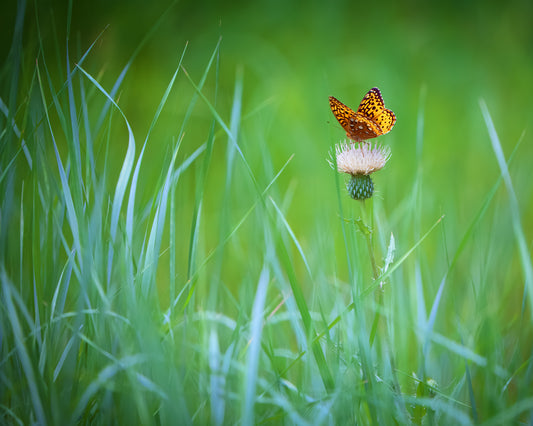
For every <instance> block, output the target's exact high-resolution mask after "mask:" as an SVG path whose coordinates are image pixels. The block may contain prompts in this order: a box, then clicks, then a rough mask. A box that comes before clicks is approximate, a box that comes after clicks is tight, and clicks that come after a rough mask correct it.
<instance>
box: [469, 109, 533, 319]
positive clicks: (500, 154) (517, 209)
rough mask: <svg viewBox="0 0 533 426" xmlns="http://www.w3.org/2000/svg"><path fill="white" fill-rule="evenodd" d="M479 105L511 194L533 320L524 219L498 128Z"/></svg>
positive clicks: (531, 278) (531, 272) (532, 280)
mask: <svg viewBox="0 0 533 426" xmlns="http://www.w3.org/2000/svg"><path fill="white" fill-rule="evenodd" d="M479 103H480V107H481V112H482V114H483V118H484V119H485V124H486V125H487V130H488V132H489V137H490V141H491V142H492V149H493V150H494V155H495V156H496V160H497V161H498V165H499V166H500V171H501V175H502V177H503V181H504V183H505V186H506V188H507V193H508V194H509V204H510V205H509V208H510V210H511V217H512V221H513V231H514V234H515V238H516V242H517V244H518V251H519V253H520V263H521V265H522V272H523V274H524V280H525V288H527V291H528V296H529V297H528V300H529V311H530V312H529V314H530V315H531V318H532V319H533V266H532V264H531V255H530V253H529V249H528V247H527V242H526V236H525V234H524V229H523V227H522V219H521V218H520V207H519V205H518V200H517V198H516V193H515V190H514V187H513V183H512V181H511V175H510V174H509V169H508V167H507V162H506V161H505V156H504V154H503V150H502V146H501V143H500V139H499V138H498V134H497V133H496V128H495V127H494V123H493V122H492V118H491V116H490V113H489V110H488V108H487V104H486V103H485V101H484V100H483V99H481V100H480V102H479Z"/></svg>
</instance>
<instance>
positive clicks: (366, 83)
mask: <svg viewBox="0 0 533 426" xmlns="http://www.w3.org/2000/svg"><path fill="white" fill-rule="evenodd" d="M26 9H27V10H26V13H25V27H24V28H25V32H24V42H23V43H24V45H25V46H26V49H25V52H24V53H25V57H24V60H25V66H23V68H22V71H21V77H20V78H21V81H22V82H25V83H26V84H28V81H29V79H30V78H31V76H32V73H33V67H32V63H34V62H35V58H36V56H37V49H38V47H39V46H38V42H37V40H38V37H37V31H38V28H39V31H40V32H41V36H42V39H43V46H42V48H43V50H44V52H45V55H44V56H45V57H46V58H48V59H47V66H48V67H49V69H50V70H51V75H52V76H53V77H55V78H57V80H56V81H55V83H56V85H57V86H59V85H60V84H62V82H63V81H64V80H65V75H66V70H65V65H64V58H65V51H64V47H65V42H64V40H65V39H66V34H67V22H68V20H67V16H68V10H69V4H68V3H67V2H59V1H42V2H36V3H33V2H29V3H27V4H26ZM15 16H16V4H15V2H10V3H9V4H7V5H6V7H4V12H3V14H2V16H1V18H0V19H1V22H0V24H1V28H2V43H1V44H0V46H1V49H2V50H1V55H0V58H2V60H4V59H5V58H7V55H8V50H9V45H10V43H11V37H12V28H13V26H14V21H15ZM532 19H533V3H532V2H530V1H514V0H513V1H507V2H505V3H501V2H481V1H477V2H476V1H473V2H472V1H467V2H463V1H454V2H416V1H411V2H392V1H391V2H380V3H374V2H348V1H347V2H338V1H337V2H328V3H326V2H318V1H316V2H305V3H304V2H290V1H262V2H258V1H253V2H190V1H181V2H176V3H169V2H153V3H150V4H149V5H148V4H146V2H143V1H129V2H125V1H115V2H107V1H93V2H74V3H73V5H72V19H71V31H70V41H69V43H70V47H69V53H70V57H71V66H72V64H73V63H75V62H76V61H77V59H78V58H79V57H81V55H82V53H84V52H85V51H86V50H87V49H88V48H89V46H90V44H91V43H92V42H93V41H94V40H96V39H97V38H98V36H99V34H100V33H102V34H101V37H100V38H98V41H97V43H96V45H95V47H94V48H93V50H92V51H91V52H90V54H89V56H88V58H87V59H86V61H85V62H84V68H85V69H86V70H87V71H88V72H89V73H91V74H92V75H93V76H95V77H96V78H97V79H98V81H99V82H100V83H101V84H102V85H103V87H104V88H106V89H107V90H111V87H112V85H113V84H114V82H115V81H116V79H117V78H118V75H119V74H120V71H121V70H122V69H123V67H124V66H125V65H126V64H127V62H128V60H129V59H130V58H131V57H132V55H133V54H134V52H136V49H138V47H139V46H140V44H141V41H142V40H143V39H145V38H146V37H147V34H148V33H149V32H150V31H153V33H152V34H151V35H150V36H149V37H148V41H147V43H146V44H145V45H144V46H143V47H142V48H141V50H140V51H139V52H138V54H137V56H135V58H134V60H133V63H132V66H131V68H130V70H129V71H128V74H127V76H126V79H125V81H124V83H123V85H122V87H121V90H120V92H119V97H118V99H119V101H118V102H119V105H120V106H121V108H122V109H123V111H124V112H125V114H126V116H127V118H128V120H129V121H130V123H131V124H132V127H133V131H134V133H135V135H136V138H137V144H138V150H139V149H140V144H141V143H142V141H143V140H144V135H146V132H147V130H148V128H149V125H150V122H151V120H152V117H153V115H154V113H155V110H156V108H157V105H158V103H159V101H160V99H161V97H162V95H163V93H164V90H165V88H166V85H167V84H168V81H169V80H170V78H171V76H172V73H173V72H174V71H175V68H176V66H177V63H178V60H179V58H180V56H181V53H182V51H183V49H184V47H185V45H186V43H188V48H187V51H186V54H185V58H184V62H183V65H184V68H185V69H186V70H187V71H188V72H189V73H190V75H191V77H192V78H193V79H194V80H195V81H196V82H197V83H198V81H199V79H200V76H201V75H202V73H203V70H204V69H205V66H206V64H207V62H208V60H209V58H210V56H211V54H212V52H213V51H214V49H215V47H216V44H217V42H218V40H219V38H221V49H220V69H219V73H220V75H219V82H218V93H217V95H216V101H215V86H216V77H215V73H214V72H211V73H210V75H209V78H208V81H207V83H206V86H205V88H204V93H205V94H206V96H207V98H208V99H210V101H211V102H212V103H213V104H215V103H216V108H217V111H218V112H219V114H220V115H221V117H222V118H223V119H225V120H227V121H229V116H230V108H231V105H232V102H233V91H234V86H235V80H236V76H237V75H242V76H243V82H244V84H243V111H242V114H243V118H242V130H241V134H240V139H239V143H240V146H241V148H242V150H243V152H244V154H245V156H246V158H247V160H248V161H249V163H250V165H251V166H252V169H253V170H254V169H262V168H263V157H264V155H263V154H264V153H265V150H266V151H267V152H269V153H270V155H271V158H272V162H273V164H272V170H274V171H277V170H279V169H280V167H281V166H282V165H283V164H284V163H285V162H286V161H287V159H288V158H289V157H290V156H291V155H293V154H294V158H293V159H292V161H291V163H290V165H289V167H288V169H287V170H286V171H285V172H284V173H283V174H282V175H281V177H280V178H279V180H278V185H277V189H278V190H279V191H280V194H279V195H280V196H281V197H282V198H284V199H285V200H286V202H287V206H289V207H288V208H287V211H286V214H287V218H288V220H289V223H290V224H291V226H292V227H293V229H294V231H295V233H296V235H297V236H298V237H299V238H300V239H301V240H302V243H303V244H304V248H307V247H311V248H312V249H310V251H311V252H313V253H314V251H315V247H314V246H316V245H317V244H320V243H319V241H320V239H321V238H322V237H321V235H328V234H331V235H332V236H333V237H334V239H335V241H337V243H334V245H336V246H337V247H338V248H339V249H340V250H342V247H343V245H342V243H341V240H340V239H338V238H337V237H339V234H338V232H339V227H338V222H337V219H338V209H337V201H336V193H335V190H334V188H335V186H334V181H333V178H332V176H333V174H332V172H331V168H330V166H329V165H328V163H327V161H326V160H327V158H329V152H330V149H331V147H332V145H333V144H334V143H336V142H338V141H339V140H341V139H343V138H344V132H343V131H342V129H341V128H340V126H339V125H338V123H337V122H336V121H335V119H334V118H333V116H332V114H331V112H330V110H329V105H328V102H327V98H328V96H329V95H334V96H336V97H337V98H339V99H340V100H341V101H342V102H344V103H346V104H347V105H349V106H351V107H353V108H356V107H357V105H358V104H359V102H360V100H361V98H362V96H363V95H364V94H365V93H366V91H367V90H368V89H369V88H371V87H373V86H377V87H379V88H380V89H381V91H382V94H383V97H384V99H385V103H386V106H387V107H389V108H391V109H392V110H393V111H394V112H395V113H396V115H397V123H396V125H395V127H394V129H393V130H392V131H391V132H390V133H389V134H387V135H385V136H383V137H381V138H379V139H380V142H381V143H383V144H387V145H390V147H391V149H392V159H391V161H390V162H389V164H388V166H387V167H386V168H385V170H384V171H381V172H380V173H378V175H377V176H376V178H375V184H376V188H377V198H378V199H379V202H381V203H383V206H384V209H385V211H386V212H388V215H389V217H390V226H391V229H384V230H383V234H384V235H387V234H389V233H390V232H394V233H395V235H396V237H397V244H398V250H399V252H405V251H406V250H407V249H408V248H409V247H410V246H411V245H412V244H413V242H414V240H415V234H414V233H413V227H412V226H409V224H411V225H412V224H413V216H412V215H411V214H410V211H408V210H406V208H407V209H408V207H407V206H409V205H410V204H409V202H410V201H411V200H412V198H413V197H414V194H415V192H414V189H415V188H414V183H415V181H416V178H417V171H420V173H421V175H420V176H421V178H422V180H421V182H422V185H423V196H422V199H421V205H420V206H418V208H420V209H421V210H420V211H421V218H420V223H417V224H416V225H415V228H416V227H418V228H420V229H427V228H428V227H429V226H430V225H431V224H432V223H434V221H435V220H436V219H437V218H438V217H439V216H440V215H443V214H444V215H445V216H446V219H445V223H446V225H445V226H446V227H447V228H448V229H449V230H452V232H449V233H448V234H447V235H446V236H445V238H444V240H445V245H447V246H448V247H450V250H453V249H454V248H455V247H456V246H457V244H458V242H459V239H460V238H461V236H462V233H463V232H464V231H465V230H466V228H467V226H468V224H469V223H470V222H471V220H472V219H473V217H474V215H475V213H476V212H477V210H478V209H479V208H480V206H481V203H482V201H483V199H484V198H485V196H486V194H487V192H488V190H489V189H490V188H491V186H492V185H493V184H494V182H495V181H496V179H497V177H498V176H499V169H498V167H497V162H496V159H495V157H494V153H493V151H492V149H491V146H490V141H489V138H488V133H487V129H486V126H485V123H484V121H483V117H482V115H481V111H480V107H479V101H480V99H481V98H482V99H484V100H485V102H486V103H487V105H488V108H489V111H490V113H491V114H492V116H493V119H494V122H495V126H496V129H497V131H498V132H499V135H500V138H501V143H502V145H503V148H504V151H505V153H506V155H507V156H508V155H509V154H510V152H511V151H512V149H513V148H514V146H515V145H516V143H517V141H518V140H519V138H520V136H521V135H522V134H523V133H524V132H525V142H524V143H523V144H522V145H521V147H520V148H519V151H518V158H519V159H520V160H519V161H516V164H513V165H512V167H511V172H512V177H513V179H514V184H515V187H516V191H517V195H518V199H519V202H520V204H521V206H520V207H521V209H522V210H521V211H522V215H523V216H522V217H523V221H524V227H525V231H526V234H527V235H531V233H532V232H533V228H532V225H533V221H532V220H531V217H532V216H533V210H532V209H533V203H532V199H533V197H532V192H531V191H532V188H533V186H532V185H531V184H530V178H531V177H530V167H531V160H533V148H532V145H531V143H529V142H528V141H530V139H531V138H530V136H529V133H528V129H529V126H530V123H531V118H532V111H533V108H532V107H533V100H532V99H533V98H532V96H531V94H532V93H533V78H532V76H533V25H531V22H532ZM37 24H39V25H37ZM58 46H60V48H59V49H58ZM62 49H63V50H62ZM239 73H240V74H239ZM23 87H24V86H23ZM193 93H194V89H193V88H192V87H191V84H190V83H189V82H188V81H187V79H186V78H184V77H183V74H181V76H180V78H178V81H177V83H176V85H175V86H174V88H173V91H172V93H171V97H170V101H169V103H168V104H167V106H166V107H165V109H164V110H163V113H162V116H161V118H160V120H159V123H158V124H157V126H156V128H155V131H154V133H153V136H152V138H151V140H150V141H149V149H148V150H147V153H146V157H145V160H144V162H143V167H142V176H143V179H141V181H140V186H139V192H138V194H139V197H140V200H142V201H146V200H149V199H150V198H151V197H152V196H153V193H152V191H151V188H153V186H154V184H155V183H156V182H157V181H158V179H159V178H160V175H161V169H162V165H163V164H166V163H165V161H167V162H168V155H169V152H170V148H169V147H170V146H171V145H172V143H173V142H174V141H175V140H176V138H177V135H178V132H179V129H180V127H179V126H180V125H181V124H179V123H181V119H182V117H183V115H184V113H185V109H186V108H187V106H188V102H185V101H184V100H185V99H187V100H188V99H190V97H191V96H192V95H193ZM22 96H23V95H22ZM421 120H422V121H421ZM211 121H212V116H211V112H210V111H209V109H208V108H207V106H206V105H205V103H203V102H202V101H200V102H199V103H198V105H197V106H196V107H195V109H194V111H193V117H192V121H191V122H190V124H189V125H188V127H187V129H186V137H185V138H184V140H183V146H182V149H181V151H180V158H185V157H186V156H188V155H190V154H191V153H192V152H194V150H195V149H197V148H198V147H199V146H200V145H201V144H202V143H204V142H205V140H206V139H207V136H208V133H209V129H210V125H211ZM417 126H418V127H417ZM417 128H418V129H419V131H421V133H419V135H421V136H422V138H420V142H421V143H420V145H419V147H418V151H417ZM113 132H116V136H115V140H116V144H113V146H112V147H111V154H112V158H116V167H113V166H112V167H110V170H111V175H110V181H111V182H114V181H115V180H116V177H118V172H119V170H120V167H119V166H120V165H121V164H122V161H123V158H124V154H125V151H126V147H127V138H126V134H125V128H124V126H122V125H120V126H114V128H113ZM217 132H218V133H217V136H218V140H217V143H216V144H215V151H214V157H213V158H214V159H215V161H213V162H212V164H211V171H210V173H209V175H208V184H207V191H208V193H209V196H208V197H207V198H206V200H205V205H204V206H203V207H204V214H205V215H206V218H207V221H206V226H207V229H209V226H210V224H211V223H213V222H214V221H215V220H216V218H217V215H218V213H219V208H220V207H219V206H220V199H221V196H222V193H223V179H221V176H224V173H225V171H224V167H225V164H224V163H223V162H222V161H217V160H216V159H217V158H221V156H223V155H225V154H224V152H225V149H226V148H225V146H226V144H225V140H226V138H227V137H226V136H225V135H224V134H223V132H222V131H221V130H220V128H219V127H217ZM220 141H224V143H220ZM97 152H98V151H97ZM417 152H419V153H420V155H417ZM98 158H99V159H100V160H101V161H103V158H104V155H103V151H100V156H99V157H97V159H98ZM113 173H115V174H116V175H115V176H113ZM257 175H258V176H261V178H260V179H263V181H260V182H259V183H260V186H261V187H265V186H266V185H267V184H268V182H269V179H271V178H272V177H273V173H272V172H267V173H266V174H265V175H264V176H263V173H262V171H261V172H258V173H257ZM237 176H238V177H237V179H239V176H240V178H243V179H244V181H246V180H247V178H246V177H245V176H244V175H242V176H241V175H237ZM183 179H184V181H183V182H182V186H181V192H180V194H179V199H180V203H179V206H178V209H177V212H178V214H179V215H180V217H179V218H178V219H177V220H178V223H190V220H191V212H192V202H193V201H192V200H193V197H194V187H195V174H194V173H192V174H190V175H187V176H184V178H183ZM184 188H189V190H188V191H187V190H186V189H184ZM233 197H234V198H235V200H234V202H233V204H232V208H233V209H234V212H233V213H232V214H233V215H234V217H235V218H238V217H241V216H240V215H241V214H242V212H244V211H245V210H246V209H247V208H248V207H249V206H250V200H249V199H247V198H246V197H245V198H243V197H240V198H239V194H233ZM498 197H499V198H498V203H501V205H502V206H503V207H502V209H503V210H502V211H503V213H502V211H499V210H496V211H495V212H494V213H492V214H491V215H489V216H488V218H487V219H486V220H487V221H488V222H487V226H488V227H489V228H490V229H491V233H490V235H489V236H487V235H486V233H484V234H485V235H483V233H482V235H481V236H480V237H479V238H480V239H479V247H472V253H473V256H475V253H477V252H478V250H483V247H484V246H485V245H486V244H489V239H490V241H497V242H498V243H497V244H492V243H490V245H491V247H492V250H495V252H493V253H492V255H494V256H495V257H496V258H498V259H499V261H501V262H502V264H505V265H512V264H513V263H514V262H515V261H516V251H515V248H514V247H515V243H514V239H513V237H512V235H511V234H510V232H509V229H510V228H509V222H508V220H509V218H508V216H506V208H505V206H506V200H507V194H506V193H505V191H500V192H499V193H498ZM498 205H500V204H498ZM491 221H492V222H491ZM400 224H401V225H407V226H397V227H396V228H395V225H400ZM420 229H419V230H418V232H420ZM402 230H405V235H404V234H401V233H402ZM399 233H400V234H399ZM398 234H399V235H398ZM207 235H210V234H209V232H208V233H207ZM212 237H213V239H212V240H209V237H207V240H206V242H205V245H206V248H207V249H209V248H210V247H212V246H214V245H215V244H216V241H217V239H218V237H219V235H218V233H217V232H213V233H212ZM183 238H184V239H183V244H181V245H180V246H179V247H178V251H179V253H180V254H181V257H180V258H181V259H182V260H181V262H182V263H181V264H182V266H184V267H185V262H186V260H185V259H186V256H187V250H188V246H187V238H188V237H186V236H184V237H183ZM484 238H487V240H484ZM325 247H328V245H327V244H326V245H325ZM316 249H317V250H318V251H320V248H316ZM446 250H447V248H446V247H444V246H443V245H442V240H441V236H438V237H436V240H435V242H434V244H428V245H427V246H426V248H425V252H424V255H425V256H427V264H426V267H427V271H426V272H427V273H429V274H430V275H432V274H433V271H434V272H435V276H434V277H433V278H434V279H435V280H436V281H438V279H439V278H438V277H439V276H440V275H441V273H442V270H443V268H445V263H446V254H445V251H446ZM317 256H319V255H317ZM482 257H483V256H482ZM235 260H238V257H237V258H236V259H230V260H229V263H228V265H227V266H226V267H227V268H228V269H229V270H230V271H231V270H232V268H236V269H238V268H239V263H238V262H237V261H235ZM232 261H235V262H234V263H232ZM341 262H342V261H341ZM472 266H473V265H472V259H471V258H470V257H469V258H467V259H466V265H465V266H464V267H465V270H464V271H462V272H460V274H459V275H460V277H461V280H463V279H465V277H468V276H469V275H470V274H471V273H472V272H471V268H472ZM505 270H507V269H505ZM511 270H512V271H515V273H511V274H512V281H514V280H516V279H520V276H521V275H520V272H519V270H517V269H516V268H511ZM235 272H236V273H237V275H238V274H239V272H238V271H235ZM506 273H508V272H506ZM230 275H231V272H230ZM467 280H468V279H467ZM163 286H165V284H163ZM460 288H461V286H460V285H459V287H458V289H460ZM513 292H516V294H515V297H516V302H517V303H520V300H521V288H520V286H517V287H516V289H515V290H513Z"/></svg>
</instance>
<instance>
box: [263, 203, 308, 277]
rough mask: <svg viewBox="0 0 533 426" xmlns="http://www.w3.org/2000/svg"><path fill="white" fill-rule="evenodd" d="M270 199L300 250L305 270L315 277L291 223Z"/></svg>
mask: <svg viewBox="0 0 533 426" xmlns="http://www.w3.org/2000/svg"><path fill="white" fill-rule="evenodd" d="M269 199H270V202H271V203H272V205H273V206H274V208H275V209H276V212H277V213H278V216H279V217H280V219H281V221H282V223H283V225H284V226H285V229H286V230H287V232H288V233H289V235H290V237H291V239H292V241H293V242H294V245H295V246H296V248H297V249H298V252H299V253H300V256H301V257H302V260H303V261H304V264H305V268H306V269H307V272H308V273H309V276H310V277H313V274H312V272H311V268H310V267H309V263H308V262H307V257H306V256H305V254H304V251H303V249H302V246H301V245H300V242H299V241H298V239H297V238H296V235H294V232H293V231H292V229H291V226H290V225H289V223H288V222H287V220H286V219H285V216H284V215H283V213H282V212H281V210H280V209H279V207H278V205H277V204H276V202H275V201H274V199H273V198H272V197H269Z"/></svg>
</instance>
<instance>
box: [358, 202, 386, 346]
mask: <svg viewBox="0 0 533 426" xmlns="http://www.w3.org/2000/svg"><path fill="white" fill-rule="evenodd" d="M361 211H362V215H363V223H364V224H365V226H366V227H367V228H368V230H369V231H368V232H365V233H364V235H365V239H366V246H367V248H368V255H369V257H370V263H371V264H372V274H373V277H374V281H375V280H377V279H378V278H379V269H378V265H377V263H376V256H375V255H374V245H373V239H372V234H373V232H374V228H373V226H372V223H371V224H370V226H369V225H367V223H368V217H367V216H368V215H367V212H366V203H365V202H364V201H363V202H362V208H361ZM370 219H371V220H372V219H373V211H372V209H371V210H370ZM376 302H377V306H378V307H379V306H381V304H382V303H383V292H382V291H381V288H380V287H378V288H377V293H376ZM379 318H380V313H379V310H377V311H376V314H375V315H374V321H373V322H372V328H371V330H370V339H369V342H370V347H372V344H373V343H374V339H375V337H376V333H377V330H378V324H379Z"/></svg>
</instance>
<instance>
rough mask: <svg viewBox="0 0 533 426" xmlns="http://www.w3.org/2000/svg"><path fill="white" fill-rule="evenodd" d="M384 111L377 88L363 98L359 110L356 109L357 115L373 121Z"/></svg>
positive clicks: (381, 98)
mask: <svg viewBox="0 0 533 426" xmlns="http://www.w3.org/2000/svg"><path fill="white" fill-rule="evenodd" d="M384 109H385V102H383V97H382V96H381V92H380V91H379V89H378V88H377V87H373V88H372V89H370V90H369V91H368V93H367V94H366V95H365V96H364V97H363V100H362V101H361V104H360V105H359V108H357V113H358V114H361V115H362V116H364V117H367V118H370V119H372V120H373V119H374V118H375V117H378V116H379V115H380V114H381V113H382V112H383V110H384Z"/></svg>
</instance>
